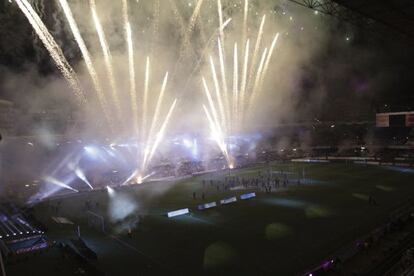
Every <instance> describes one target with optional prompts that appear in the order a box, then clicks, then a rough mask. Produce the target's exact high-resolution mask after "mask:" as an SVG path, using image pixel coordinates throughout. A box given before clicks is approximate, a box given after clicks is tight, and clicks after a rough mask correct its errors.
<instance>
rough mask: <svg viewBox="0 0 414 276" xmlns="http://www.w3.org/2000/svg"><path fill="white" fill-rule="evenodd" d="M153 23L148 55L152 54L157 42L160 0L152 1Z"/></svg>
mask: <svg viewBox="0 0 414 276" xmlns="http://www.w3.org/2000/svg"><path fill="white" fill-rule="evenodd" d="M153 18H154V20H153V25H152V40H151V44H152V45H151V47H150V56H152V54H153V51H154V49H155V48H156V47H155V46H156V45H157V42H158V33H159V28H160V0H155V1H154V15H153Z"/></svg>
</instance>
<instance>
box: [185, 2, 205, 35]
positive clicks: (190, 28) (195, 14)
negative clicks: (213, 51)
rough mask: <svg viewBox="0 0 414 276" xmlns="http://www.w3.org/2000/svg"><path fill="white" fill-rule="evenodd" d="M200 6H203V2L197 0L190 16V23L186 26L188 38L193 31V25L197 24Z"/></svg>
mask: <svg viewBox="0 0 414 276" xmlns="http://www.w3.org/2000/svg"><path fill="white" fill-rule="evenodd" d="M202 5H203V0H198V1H197V4H196V6H195V8H194V12H193V14H192V15H191V18H190V23H189V24H188V29H187V37H190V35H191V33H192V32H193V30H194V27H195V24H196V22H197V18H198V16H199V14H200V11H201V6H202Z"/></svg>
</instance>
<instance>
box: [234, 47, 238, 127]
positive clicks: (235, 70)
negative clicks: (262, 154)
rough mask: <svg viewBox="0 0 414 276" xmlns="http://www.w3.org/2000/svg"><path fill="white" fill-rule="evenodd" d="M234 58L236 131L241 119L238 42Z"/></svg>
mask: <svg viewBox="0 0 414 276" xmlns="http://www.w3.org/2000/svg"><path fill="white" fill-rule="evenodd" d="M233 53H234V57H233V116H234V120H232V121H233V122H234V125H235V126H234V128H233V130H234V131H236V130H237V128H238V119H239V101H238V100H239V91H238V86H239V63H238V54H237V42H236V43H234V52H233Z"/></svg>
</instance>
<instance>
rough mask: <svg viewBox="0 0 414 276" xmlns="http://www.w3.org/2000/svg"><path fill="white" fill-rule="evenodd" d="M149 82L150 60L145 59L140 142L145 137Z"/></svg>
mask: <svg viewBox="0 0 414 276" xmlns="http://www.w3.org/2000/svg"><path fill="white" fill-rule="evenodd" d="M149 80H150V59H149V57H147V62H146V65H145V80H144V96H143V99H142V125H141V141H146V137H147V131H146V130H147V120H148V87H149Z"/></svg>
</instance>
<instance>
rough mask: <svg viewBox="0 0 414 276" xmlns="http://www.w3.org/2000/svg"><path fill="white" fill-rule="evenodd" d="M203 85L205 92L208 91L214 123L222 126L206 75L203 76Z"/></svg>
mask: <svg viewBox="0 0 414 276" xmlns="http://www.w3.org/2000/svg"><path fill="white" fill-rule="evenodd" d="M203 86H204V92H205V93H206V96H207V100H208V104H209V106H210V109H211V113H212V114H213V118H214V124H215V125H216V126H217V127H219V126H220V120H219V119H218V118H219V117H218V113H217V108H216V106H215V104H214V101H213V97H211V93H210V90H209V89H208V85H207V82H206V80H205V79H204V77H203Z"/></svg>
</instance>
